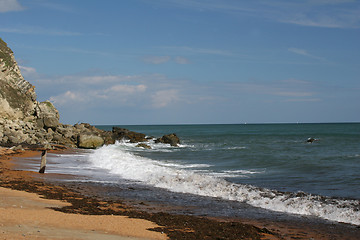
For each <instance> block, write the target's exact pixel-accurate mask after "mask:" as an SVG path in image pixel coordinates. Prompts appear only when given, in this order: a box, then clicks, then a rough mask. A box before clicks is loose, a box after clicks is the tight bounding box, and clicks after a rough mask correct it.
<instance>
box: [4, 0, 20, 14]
mask: <svg viewBox="0 0 360 240" xmlns="http://www.w3.org/2000/svg"><path fill="white" fill-rule="evenodd" d="M22 10H24V7H23V6H21V4H20V3H19V2H18V1H17V0H0V12H2V13H4V12H13V11H22Z"/></svg>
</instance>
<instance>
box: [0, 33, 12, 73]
mask: <svg viewBox="0 0 360 240" xmlns="http://www.w3.org/2000/svg"><path fill="white" fill-rule="evenodd" d="M12 54H13V51H11V49H10V48H9V47H8V46H7V44H6V42H4V41H3V40H2V39H1V38H0V59H3V61H4V62H5V65H6V66H7V67H13V66H14V64H15V63H14V61H13V60H12V58H11V56H12Z"/></svg>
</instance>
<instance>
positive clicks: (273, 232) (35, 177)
mask: <svg viewBox="0 0 360 240" xmlns="http://www.w3.org/2000/svg"><path fill="white" fill-rule="evenodd" d="M63 151H64V150H61V151H60V152H63ZM65 151H66V150H65ZM70 151H71V150H70ZM70 154H71V153H70ZM0 155H2V154H0ZM34 156H38V157H39V164H40V152H33V151H25V152H23V153H20V155H19V154H12V155H5V156H1V162H0V164H1V169H0V171H2V172H3V173H2V175H1V178H0V186H3V187H7V188H13V189H19V190H22V191H29V192H35V193H38V194H41V195H43V196H44V197H45V198H48V199H60V200H63V201H66V202H68V203H71V204H72V205H71V206H65V207H61V208H60V207H56V208H54V210H56V211H60V212H63V213H66V214H74V213H75V214H77V215H80V216H82V215H121V216H128V217H131V219H132V218H136V219H146V220H148V221H151V222H153V223H156V224H158V227H157V228H155V230H156V231H159V232H160V233H161V232H164V233H165V234H166V235H167V236H168V237H169V239H217V238H222V239H293V238H296V239H311V238H313V239H339V238H342V239H356V238H355V237H356V233H359V232H360V230H359V229H356V228H355V231H356V232H355V233H349V232H346V233H345V232H342V230H341V228H340V229H336V227H334V228H335V230H334V229H326V228H325V229H324V227H322V228H320V229H311V227H310V226H306V225H303V226H296V223H295V224H294V223H288V222H279V221H274V222H269V221H268V220H267V221H259V220H252V219H250V220H249V219H220V218H214V217H197V216H189V215H178V214H169V213H165V212H161V211H160V212H158V211H157V212H151V211H147V210H144V208H139V206H134V205H129V203H126V204H124V203H123V202H124V201H122V199H119V200H117V201H109V200H104V199H100V198H99V197H97V196H95V195H96V192H94V190H93V189H87V190H88V193H87V194H86V196H84V194H81V189H82V188H86V184H81V183H77V184H76V185H77V186H75V190H76V188H78V189H80V190H79V191H76V192H75V191H74V187H72V188H68V187H66V186H63V185H66V184H59V183H56V181H53V182H51V183H49V181H46V179H47V178H48V177H50V178H51V176H50V175H47V174H46V173H45V174H41V175H40V174H38V173H37V172H30V171H19V170H13V169H14V166H15V165H14V160H11V159H13V158H14V157H16V158H17V159H19V158H21V159H22V160H25V159H26V158H29V157H34ZM15 161H16V160H15ZM17 164H18V161H17ZM55 175H56V176H57V177H58V176H59V175H58V174H55ZM61 177H64V178H66V177H69V176H67V175H66V174H64V175H61ZM60 185H61V186H60ZM79 192H80V193H79ZM0 230H1V227H0ZM165 234H161V236H164V235H165Z"/></svg>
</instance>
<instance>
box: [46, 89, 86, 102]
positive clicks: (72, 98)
mask: <svg viewBox="0 0 360 240" xmlns="http://www.w3.org/2000/svg"><path fill="white" fill-rule="evenodd" d="M87 96H88V95H84V94H83V93H80V92H74V91H70V90H69V91H66V92H65V93H63V94H60V95H58V96H53V97H50V101H51V102H53V103H54V104H55V105H60V106H61V105H65V104H67V103H73V104H74V103H79V102H85V101H86V100H87V99H88V97H87Z"/></svg>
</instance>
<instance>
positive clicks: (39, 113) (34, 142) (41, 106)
mask: <svg viewBox="0 0 360 240" xmlns="http://www.w3.org/2000/svg"><path fill="white" fill-rule="evenodd" d="M59 118H60V115H59V112H58V110H57V109H56V108H55V106H54V105H53V104H52V103H51V102H49V101H45V102H38V101H37V100H36V93H35V87H34V86H33V85H31V84H30V83H29V82H28V81H26V80H25V79H24V78H23V76H22V75H21V72H20V69H19V66H18V64H17V62H16V61H15V58H14V53H13V51H12V50H11V49H10V48H9V47H8V46H7V44H6V43H5V42H4V41H3V40H2V39H1V38H0V146H8V147H12V146H18V147H20V148H22V147H23V146H25V145H26V146H35V147H40V148H48V149H50V148H54V147H56V146H58V147H59V146H65V147H80V148H96V147H99V146H102V145H103V144H113V143H115V141H117V140H122V139H127V140H130V141H131V142H146V141H148V139H146V138H145V134H141V133H136V132H132V131H129V130H127V129H122V128H113V130H112V131H103V130H100V129H97V128H95V127H94V126H91V125H90V124H87V123H82V124H75V125H74V126H72V125H66V124H61V123H60V122H59ZM174 138H175V139H174ZM176 138H177V136H176V135H174V134H173V136H170V135H169V137H165V136H164V137H163V138H161V139H158V142H162V143H169V144H171V145H173V146H176V144H177V143H180V142H179V140H178V139H176ZM168 139H171V143H170V142H167V141H169V140H168ZM141 146H143V145H141Z"/></svg>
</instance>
